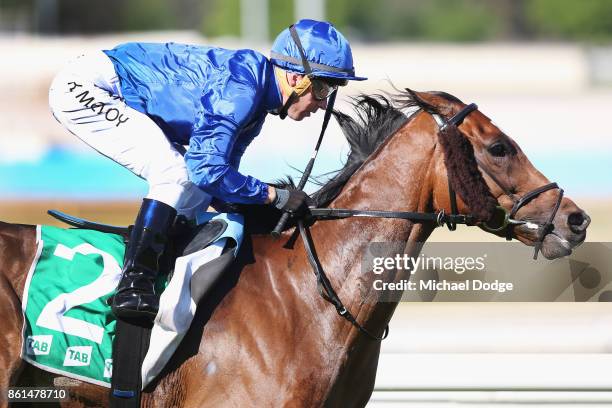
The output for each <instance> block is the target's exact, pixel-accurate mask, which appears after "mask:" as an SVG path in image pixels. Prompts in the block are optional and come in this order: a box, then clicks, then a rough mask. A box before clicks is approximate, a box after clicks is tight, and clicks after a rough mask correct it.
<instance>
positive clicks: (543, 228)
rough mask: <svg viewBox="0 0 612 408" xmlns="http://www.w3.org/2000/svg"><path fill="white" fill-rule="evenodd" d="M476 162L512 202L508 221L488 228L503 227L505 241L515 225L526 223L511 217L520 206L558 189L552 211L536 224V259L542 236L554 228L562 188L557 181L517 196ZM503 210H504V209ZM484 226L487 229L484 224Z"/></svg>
mask: <svg viewBox="0 0 612 408" xmlns="http://www.w3.org/2000/svg"><path fill="white" fill-rule="evenodd" d="M477 162H478V166H479V167H480V169H481V170H482V171H484V172H485V173H486V175H487V176H489V177H490V178H491V180H493V182H495V184H497V186H498V187H499V188H500V189H501V190H502V191H503V192H504V195H506V197H508V198H509V199H510V200H512V203H513V205H512V209H511V210H510V212H509V213H507V212H506V213H507V217H506V219H507V220H508V221H509V222H508V223H507V224H506V225H504V227H503V228H498V229H496V230H495V229H488V230H489V231H491V232H499V231H502V230H503V229H504V228H506V240H507V241H510V240H512V233H513V231H514V226H515V225H523V224H528V221H518V220H514V219H513V218H514V216H515V215H516V213H517V212H518V210H520V209H521V208H522V207H524V206H525V205H527V203H529V202H530V201H531V200H533V199H534V198H536V197H538V196H539V195H540V194H542V193H544V192H546V191H548V190H555V189H557V190H559V194H558V195H557V201H556V202H555V205H554V207H553V210H552V212H551V213H550V216H549V217H548V220H547V221H546V222H545V223H544V224H539V225H538V230H539V231H538V237H537V239H536V241H535V245H534V247H535V250H534V253H533V259H538V253H539V252H540V249H542V244H543V243H544V238H546V236H547V235H548V234H550V233H551V232H553V230H554V229H555V226H554V223H553V222H554V219H555V216H556V215H557V211H559V207H560V206H561V200H562V199H563V189H562V188H560V187H559V186H558V185H557V183H549V184H546V185H543V186H541V187H538V188H535V189H533V190H531V191H529V192H527V193H526V194H525V195H523V196H517V195H516V194H512V192H511V191H510V189H509V188H507V187H505V186H504V184H502V183H501V182H500V181H499V179H498V178H497V177H495V175H493V174H492V173H491V172H490V171H489V170H488V169H487V168H486V167H484V166H483V165H482V163H480V161H478V160H477ZM500 208H501V207H500ZM504 211H506V210H505V209H504ZM484 228H485V229H487V227H486V226H485V227H484Z"/></svg>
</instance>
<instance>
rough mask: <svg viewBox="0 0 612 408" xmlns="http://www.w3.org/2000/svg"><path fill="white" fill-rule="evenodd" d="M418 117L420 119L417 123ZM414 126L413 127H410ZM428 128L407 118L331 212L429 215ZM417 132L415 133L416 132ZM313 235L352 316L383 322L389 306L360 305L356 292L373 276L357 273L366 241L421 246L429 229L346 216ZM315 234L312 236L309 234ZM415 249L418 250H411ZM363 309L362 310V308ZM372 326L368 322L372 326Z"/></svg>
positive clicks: (431, 154)
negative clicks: (363, 210)
mask: <svg viewBox="0 0 612 408" xmlns="http://www.w3.org/2000/svg"><path fill="white" fill-rule="evenodd" d="M422 118H423V117H422V116H421V117H420V119H422ZM417 127H418V129H416V128H417ZM429 127H431V125H430V124H429V123H427V122H424V121H423V120H413V121H411V122H409V123H408V124H407V125H406V126H404V127H403V128H402V129H400V130H399V131H398V133H397V134H396V135H394V136H393V137H392V138H391V139H389V140H388V141H387V142H385V143H384V145H383V146H381V148H380V149H379V150H378V151H377V152H376V153H374V155H372V157H371V158H370V159H368V161H367V162H366V163H364V165H363V166H362V167H361V168H360V170H359V171H358V172H357V173H356V174H355V175H354V176H353V177H352V178H351V179H350V180H349V182H348V183H347V185H346V186H345V188H344V189H343V192H342V194H341V195H340V196H339V197H338V198H337V199H336V200H335V201H334V202H333V203H332V205H331V206H332V207H335V208H352V209H372V210H387V211H421V212H429V211H431V205H432V188H433V182H434V177H435V167H436V166H435V164H436V161H437V160H438V159H439V154H438V153H437V150H436V144H435V138H433V137H432V136H431V135H432V134H435V133H432V132H434V130H433V128H432V129H431V131H428V130H429V129H428V128H429ZM417 130H418V131H417ZM316 227H318V228H317V231H313V235H314V236H315V243H316V245H317V248H318V252H319V255H320V258H321V260H322V264H323V266H324V268H325V269H326V272H327V273H328V275H329V277H330V280H331V281H332V283H333V284H335V285H336V287H338V288H340V289H339V290H338V293H339V295H340V297H341V298H342V299H343V300H344V302H345V304H346V306H347V307H349V309H351V312H352V313H353V314H354V315H357V314H359V316H360V318H364V320H363V322H364V323H365V324H366V325H368V321H371V322H372V323H374V321H376V322H379V323H383V327H384V324H386V322H387V321H388V320H389V319H390V318H391V314H392V313H393V310H394V308H395V304H383V303H375V304H366V303H363V302H362V296H361V295H360V291H362V290H363V288H364V285H367V286H368V287H370V288H371V287H372V286H371V285H372V282H373V280H374V278H375V276H376V275H374V274H373V273H371V272H370V271H363V270H362V265H361V260H362V259H363V257H364V255H365V253H366V251H367V250H368V246H369V244H370V243H371V242H394V243H398V242H424V241H425V240H426V239H427V238H428V237H429V235H430V234H431V232H432V230H433V227H431V226H428V225H422V224H416V225H413V224H412V223H411V222H409V221H406V220H398V219H384V218H381V219H364V218H352V219H346V220H342V221H327V222H325V223H319V224H317V225H316ZM315 232H316V234H314V233H315ZM417 250H418V249H417ZM364 308H365V309H364ZM377 325H378V324H376V323H375V324H374V326H377Z"/></svg>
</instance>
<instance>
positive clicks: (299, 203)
mask: <svg viewBox="0 0 612 408" xmlns="http://www.w3.org/2000/svg"><path fill="white" fill-rule="evenodd" d="M311 203H312V199H311V198H310V197H309V196H308V194H306V193H305V192H303V191H301V190H284V189H280V188H277V189H276V197H275V199H274V201H273V202H272V205H274V206H275V207H276V208H278V209H279V210H282V211H286V212H288V213H290V214H292V215H296V216H301V215H304V214H305V213H306V212H307V211H308V205H310V204H311Z"/></svg>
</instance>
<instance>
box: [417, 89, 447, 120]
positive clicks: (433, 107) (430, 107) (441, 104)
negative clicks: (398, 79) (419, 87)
mask: <svg viewBox="0 0 612 408" xmlns="http://www.w3.org/2000/svg"><path fill="white" fill-rule="evenodd" d="M406 92H408V94H410V97H411V98H412V99H414V101H415V102H416V103H417V104H418V105H419V106H420V107H421V108H423V109H425V110H426V111H427V112H429V113H438V114H440V115H442V116H445V117H447V116H452V115H453V103H452V102H451V101H449V100H448V99H446V98H444V97H443V96H442V95H440V93H439V92H434V91H430V92H418V91H414V90H412V89H410V88H406Z"/></svg>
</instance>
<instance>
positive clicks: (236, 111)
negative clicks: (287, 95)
mask: <svg viewBox="0 0 612 408" xmlns="http://www.w3.org/2000/svg"><path fill="white" fill-rule="evenodd" d="M104 52H105V53H106V55H108V57H109V58H110V59H111V61H112V62H113V64H114V66H115V71H116V72H117V75H118V76H119V79H120V82H121V92H122V95H123V97H124V98H125V102H126V103H127V104H128V105H129V106H130V107H132V108H134V109H136V110H138V111H140V112H142V113H144V114H146V115H148V116H149V117H150V118H151V119H152V120H153V121H155V123H156V124H157V125H158V126H159V127H160V128H161V129H162V130H163V131H164V133H165V135H166V136H167V137H168V139H169V140H170V141H172V142H176V143H180V144H184V145H186V144H189V148H188V150H187V153H186V155H185V162H186V164H187V168H188V170H189V177H190V179H191V181H192V182H193V183H194V184H196V185H198V186H199V187H200V188H201V189H202V190H204V191H205V192H207V193H208V194H210V195H212V196H213V197H216V198H218V199H221V200H223V201H226V202H232V203H244V204H259V203H263V202H264V201H265V200H266V198H267V196H268V187H267V185H266V184H265V183H263V182H262V181H260V180H257V179H256V178H253V177H251V176H245V175H243V174H241V173H239V172H238V166H239V164H240V159H241V157H242V154H243V153H244V151H245V149H246V148H247V146H248V145H249V144H250V143H251V141H252V140H253V139H254V138H255V136H257V135H258V134H259V132H260V130H261V128H262V126H263V122H264V120H265V118H266V115H267V114H268V113H269V112H273V111H275V110H276V109H278V108H279V107H280V105H281V104H282V100H281V94H280V91H279V88H278V85H277V84H276V80H275V78H274V70H273V66H272V64H271V63H270V62H269V61H268V59H267V58H266V57H265V56H263V55H262V54H260V53H258V52H256V51H252V50H227V49H222V48H213V47H205V46H196V45H185V44H176V43H166V44H152V43H127V44H122V45H119V46H117V47H116V48H114V49H112V50H106V51H104Z"/></svg>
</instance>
